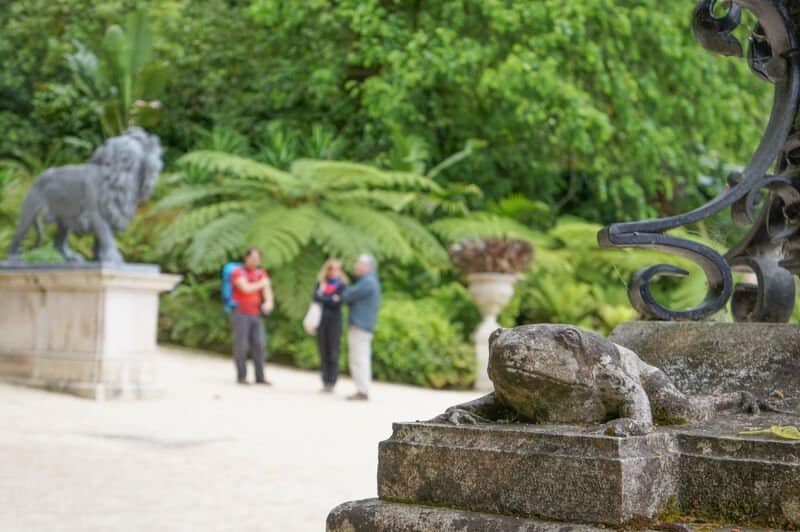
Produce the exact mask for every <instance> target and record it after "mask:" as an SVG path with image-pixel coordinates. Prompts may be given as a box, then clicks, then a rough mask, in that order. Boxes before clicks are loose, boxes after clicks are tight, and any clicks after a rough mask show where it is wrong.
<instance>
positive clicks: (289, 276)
mask: <svg viewBox="0 0 800 532" xmlns="http://www.w3.org/2000/svg"><path fill="white" fill-rule="evenodd" d="M326 258H327V254H326V253H325V252H324V251H323V250H322V249H321V248H320V247H319V246H315V245H308V246H305V247H303V248H302V249H301V250H300V252H299V253H298V254H297V256H296V257H295V258H294V259H293V260H292V262H290V263H288V264H286V265H285V266H284V267H282V268H276V269H275V270H274V271H273V270H270V276H271V278H272V289H273V290H274V292H275V301H276V303H277V305H278V306H279V307H280V308H281V309H282V310H283V311H284V312H286V314H287V315H288V316H289V317H290V318H293V319H295V320H297V321H296V324H297V327H298V328H300V326H301V325H300V322H299V320H300V319H301V318H302V317H303V315H304V314H305V312H306V310H307V309H308V304H309V302H310V301H311V292H312V290H313V289H314V283H316V281H317V274H318V273H319V270H320V268H322V264H323V262H325V259H326Z"/></svg>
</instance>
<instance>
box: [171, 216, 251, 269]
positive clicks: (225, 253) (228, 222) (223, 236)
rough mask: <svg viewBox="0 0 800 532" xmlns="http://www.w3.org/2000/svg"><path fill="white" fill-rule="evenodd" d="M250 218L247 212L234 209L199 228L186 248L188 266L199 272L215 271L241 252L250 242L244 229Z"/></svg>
mask: <svg viewBox="0 0 800 532" xmlns="http://www.w3.org/2000/svg"><path fill="white" fill-rule="evenodd" d="M249 221H250V217H249V216H247V215H246V214H242V213H239V212H231V213H228V214H225V215H223V216H222V217H220V218H217V219H216V220H214V221H212V222H210V223H208V224H207V225H206V226H205V227H203V228H202V229H200V230H199V231H197V233H195V234H194V236H193V237H192V243H191V245H190V246H189V248H188V249H187V250H186V256H187V257H186V259H187V264H188V266H189V268H191V269H192V270H193V271H196V272H211V271H215V270H217V269H218V268H219V267H220V266H221V265H222V264H224V263H225V262H226V261H227V260H229V259H230V258H231V257H232V256H236V255H237V254H239V253H241V252H242V250H243V249H244V247H245V246H246V245H247V243H246V241H245V238H244V232H243V231H242V228H243V227H247V224H248V223H249Z"/></svg>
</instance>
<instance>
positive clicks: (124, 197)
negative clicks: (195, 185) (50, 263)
mask: <svg viewBox="0 0 800 532" xmlns="http://www.w3.org/2000/svg"><path fill="white" fill-rule="evenodd" d="M161 155H162V150H161V143H160V142H159V140H158V137H157V136H155V135H149V134H147V132H145V131H144V130H143V129H141V128H139V127H131V128H129V129H128V130H126V131H125V132H124V133H123V134H122V135H120V136H118V137H112V138H110V139H108V140H106V141H105V143H103V145H102V146H100V147H99V148H97V149H96V150H95V152H94V154H92V158H91V159H90V160H89V162H87V163H86V164H76V165H69V166H61V167H58V168H50V169H48V170H46V171H45V172H44V173H42V174H41V175H40V176H39V177H37V178H36V181H34V183H33V187H32V188H31V190H30V192H28V195H27V196H26V198H25V203H24V204H23V206H22V214H21V216H20V223H19V227H18V228H17V231H16V233H15V234H14V237H13V239H12V240H11V245H10V246H9V248H8V258H9V260H12V261H14V260H20V256H21V250H20V248H21V245H22V239H23V238H24V237H25V235H26V234H27V233H28V231H29V230H30V228H31V226H32V225H35V227H36V232H37V240H36V245H37V246H38V245H39V244H40V243H41V240H42V227H41V221H40V217H39V214H40V213H43V214H44V217H45V219H46V220H47V221H48V222H53V223H55V224H56V237H55V247H56V249H57V250H58V251H59V253H61V255H63V256H64V258H65V259H66V260H67V261H68V262H83V260H84V258H83V257H82V256H81V255H79V254H78V253H76V252H75V251H73V250H72V249H70V247H69V244H68V238H69V235H70V233H75V234H78V235H85V234H91V235H94V260H95V261H98V262H111V263H122V262H124V260H123V258H122V255H121V254H120V252H119V250H118V249H117V245H116V242H115V241H114V233H118V232H120V231H122V230H124V229H125V228H126V227H127V226H128V223H130V221H131V219H132V218H133V216H134V214H135V213H136V207H137V205H138V204H139V203H140V202H141V201H143V200H145V199H147V198H148V197H150V194H151V193H152V192H153V187H154V186H155V182H156V179H157V178H158V175H159V173H160V172H161V168H162V167H163V163H162V161H161Z"/></svg>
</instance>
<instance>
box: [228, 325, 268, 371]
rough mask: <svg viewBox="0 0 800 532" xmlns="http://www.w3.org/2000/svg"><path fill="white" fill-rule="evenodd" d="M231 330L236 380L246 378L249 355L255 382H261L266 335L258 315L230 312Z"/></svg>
mask: <svg viewBox="0 0 800 532" xmlns="http://www.w3.org/2000/svg"><path fill="white" fill-rule="evenodd" d="M231 328H232V329H233V356H234V359H235V360H236V378H237V379H238V380H240V381H243V380H245V379H246V378H247V355H248V353H250V354H251V355H252V357H253V367H254V368H255V371H256V381H263V380H264V358H265V356H266V349H265V340H266V335H265V333H264V323H263V322H262V321H261V316H260V315H259V314H243V313H241V312H239V311H237V310H234V311H233V312H231Z"/></svg>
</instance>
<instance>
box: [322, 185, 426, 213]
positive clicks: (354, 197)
mask: <svg viewBox="0 0 800 532" xmlns="http://www.w3.org/2000/svg"><path fill="white" fill-rule="evenodd" d="M324 197H325V199H326V200H328V201H331V202H343V203H362V204H366V205H371V206H373V207H378V208H384V209H390V210H393V211H402V210H403V209H405V208H406V206H407V205H409V204H410V203H413V202H414V201H415V200H416V198H417V195H416V194H415V193H414V192H398V191H394V190H363V189H354V190H344V191H335V192H332V193H330V194H326V195H325V196H324Z"/></svg>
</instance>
